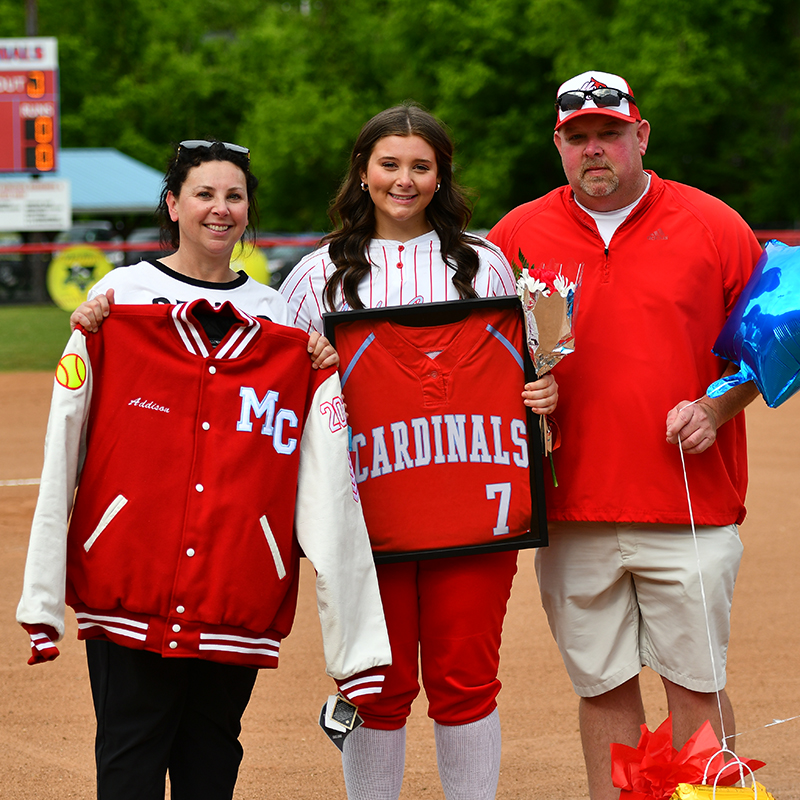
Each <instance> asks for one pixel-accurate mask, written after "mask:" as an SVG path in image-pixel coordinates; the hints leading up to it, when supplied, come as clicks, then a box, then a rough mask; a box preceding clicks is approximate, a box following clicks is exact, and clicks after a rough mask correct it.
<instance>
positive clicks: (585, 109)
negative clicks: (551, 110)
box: [556, 71, 642, 130]
mask: <svg viewBox="0 0 800 800" xmlns="http://www.w3.org/2000/svg"><path fill="white" fill-rule="evenodd" d="M556 111H557V112H558V119H557V120H556V130H558V129H559V128H560V127H561V126H562V125H563V124H564V123H565V122H566V121H567V120H568V119H574V118H576V117H580V116H583V115H584V114H605V115H606V116H608V117H616V118H617V119H622V120H625V122H636V121H638V120H640V119H641V118H642V117H641V114H639V109H638V108H637V106H636V100H634V97H633V91H632V89H631V87H630V86H629V85H628V82H627V81H625V80H623V79H622V78H620V77H619V75H612V74H611V73H610V72H597V71H590V72H582V73H581V74H580V75H576V76H575V77H574V78H570V79H569V80H568V81H565V82H564V83H562V84H561V86H559V87H558V93H557V94H556Z"/></svg>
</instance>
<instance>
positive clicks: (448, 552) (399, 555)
mask: <svg viewBox="0 0 800 800" xmlns="http://www.w3.org/2000/svg"><path fill="white" fill-rule="evenodd" d="M481 308H491V309H499V310H505V311H507V312H508V313H509V314H512V315H515V316H516V317H517V319H518V321H519V325H520V326H521V327H522V328H523V337H524V325H525V322H524V318H523V315H522V308H521V305H520V301H519V299H518V298H517V297H516V296H503V297H486V298H478V299H474V300H457V301H447V302H439V303H422V304H419V305H407V306H386V307H383V308H370V309H358V310H352V311H338V312H328V313H325V314H323V315H322V318H323V325H324V333H325V336H326V337H327V338H328V339H329V340H330V342H331V343H332V344H333V345H334V347H335V346H336V329H337V326H338V325H340V324H341V323H349V322H354V321H357V320H367V321H368V320H371V319H376V320H386V319H388V320H391V321H393V322H397V323H398V324H400V325H407V326H412V327H434V326H437V325H446V324H451V323H453V322H457V321H460V320H462V319H466V318H467V317H468V316H469V315H470V314H471V313H472V312H473V311H475V310H476V309H481ZM523 351H524V352H523V364H524V372H525V380H526V382H529V381H534V380H536V371H535V369H534V366H533V362H532V361H531V357H530V354H529V353H528V348H527V347H525V348H523ZM521 389H522V387H520V391H521ZM346 400H348V398H346ZM350 402H352V399H350ZM525 415H526V417H525V422H526V429H527V438H528V471H529V478H530V489H531V519H530V526H529V529H528V531H527V533H525V534H522V535H520V536H516V537H513V538H508V539H502V540H500V541H492V542H486V543H481V544H471V545H458V546H454V547H447V548H433V549H430V550H409V551H397V552H375V551H373V557H374V559H375V563H376V564H389V563H395V562H399V561H418V560H423V559H430V558H445V557H451V556H463V555H477V554H482V553H493V552H499V551H505V550H523V549H527V548H534V547H546V546H547V543H548V534H547V514H546V508H545V494H544V465H543V449H542V439H541V432H540V426H539V417H538V415H536V414H534V413H533V412H532V411H531V410H530V409H529V408H527V407H526V408H525ZM367 525H368V526H369V521H367Z"/></svg>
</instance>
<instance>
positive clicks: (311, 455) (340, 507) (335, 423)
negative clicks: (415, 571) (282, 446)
mask: <svg viewBox="0 0 800 800" xmlns="http://www.w3.org/2000/svg"><path fill="white" fill-rule="evenodd" d="M300 448H301V449H300V473H299V476H298V493H297V508H296V510H295V530H296V533H297V539H298V541H299V543H300V546H301V547H302V548H303V552H304V553H305V554H306V556H307V557H308V559H309V560H310V561H311V563H312V564H313V566H314V569H315V570H316V571H317V608H318V610H319V618H320V623H321V625H322V640H323V649H324V652H325V663H326V665H327V672H328V674H329V675H330V676H331V677H332V678H335V679H338V680H341V679H343V678H348V677H350V676H351V675H355V674H356V673H358V672H363V671H364V670H367V669H371V668H373V667H378V666H384V665H386V664H391V650H390V647H389V636H388V633H387V631H386V621H385V619H384V616H383V606H382V604H381V597H380V591H379V589H378V578H377V575H376V573H375V564H374V561H373V559H372V550H371V547H370V543H369V536H368V534H367V528H366V524H365V523H364V515H363V512H362V508H361V501H360V499H359V497H358V489H357V487H356V482H355V476H354V475H353V472H352V468H351V462H350V457H349V454H348V452H347V420H346V417H345V414H344V407H343V403H342V398H341V386H340V383H339V376H338V374H336V373H333V374H332V375H331V376H330V377H329V378H328V379H327V380H326V381H325V382H324V383H323V384H322V385H321V386H320V387H319V389H318V390H317V393H316V395H315V397H314V401H313V404H312V407H311V410H310V412H309V415H308V420H307V423H306V427H305V430H304V432H303V437H302V441H301V445H300Z"/></svg>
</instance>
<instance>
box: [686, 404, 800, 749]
mask: <svg viewBox="0 0 800 800" xmlns="http://www.w3.org/2000/svg"><path fill="white" fill-rule="evenodd" d="M702 399H703V398H702V397H698V398H697V400H693V401H692V402H691V403H689V404H688V405H686V406H684V408H688V407H689V406H693V405H694V404H695V403H699V402H700V400H702ZM678 452H679V453H680V454H681V467H682V468H683V484H684V486H685V487H686V502H687V503H688V505H689V522H690V524H691V527H692V539H693V540H694V549H695V557H696V559H697V573H698V575H699V578H700V595H701V597H702V600H703V613H704V614H705V619H706V635H707V637H708V652H709V656H710V658H711V670H712V672H713V673H714V683H715V684H716V681H717V671H716V665H715V662H714V646H713V644H712V640H711V628H710V624H709V621H708V605H707V603H706V594H705V588H704V586H703V571H702V568H701V565H700V550H699V547H698V544H697V531H696V529H695V525H694V512H693V510H692V497H691V494H690V492H689V479H688V477H687V475H686V462H685V461H684V456H683V447H681V442H680V440H678ZM715 693H716V696H717V709H718V711H719V723H720V727H721V728H722V746H723V749H724V750H725V751H726V752H729V753H732V754H733V751H731V750H728V747H727V740H728V739H735V738H736V737H737V736H743V735H744V734H746V733H753V732H755V731H760V730H764V729H766V728H771V727H773V726H775V725H783V724H784V723H786V722H793V721H794V720H798V719H800V714H798V715H796V716H793V717H787V718H786V719H773V720H772V722H769V723H767V724H766V725H762V726H761V727H760V728H751V729H750V730H747V731H739V733H732V734H731V735H730V736H728V735H726V733H725V720H724V719H723V717H722V700H721V698H720V690H719V689H716V690H715Z"/></svg>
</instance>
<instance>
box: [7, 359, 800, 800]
mask: <svg viewBox="0 0 800 800" xmlns="http://www.w3.org/2000/svg"><path fill="white" fill-rule="evenodd" d="M51 381H52V378H51V376H50V375H49V374H42V373H24V374H7V373H6V374H4V373H0V411H1V412H2V413H0V607H2V609H3V614H2V617H0V681H1V683H0V687H1V688H0V796H1V797H3V798H5V799H6V800H22V798H25V800H28V798H35V800H50V799H51V798H52V800H63V799H64V798H80V800H88V799H89V798H92V797H94V765H93V751H92V737H93V727H94V725H93V723H94V719H93V714H92V706H91V698H90V694H89V686H88V678H87V672H86V666H85V659H84V654H83V646H82V645H81V644H80V643H79V642H77V641H76V639H75V624H74V619H73V618H72V617H71V615H68V618H69V625H68V630H67V636H66V638H65V640H64V642H63V643H62V645H60V649H61V657H60V658H59V659H58V660H57V661H56V662H54V663H52V664H44V665H40V666H36V667H29V666H27V665H26V663H25V662H26V660H27V657H28V644H27V637H26V636H25V635H24V633H23V632H22V630H21V629H20V628H19V627H18V626H17V624H16V623H15V621H14V612H15V609H16V604H17V600H18V598H19V592H20V588H21V581H22V569H23V564H24V559H25V550H26V546H27V537H28V530H29V526H30V520H31V516H32V514H33V509H34V505H35V502H36V492H37V487H36V486H35V485H24V484H23V485H12V483H13V482H16V481H24V480H25V479H35V478H37V477H38V475H39V470H40V468H41V455H42V444H43V441H44V429H45V423H46V418H47V409H48V406H49V395H50V386H51ZM748 433H749V436H750V471H751V483H750V493H749V497H748V504H747V505H748V509H749V515H748V518H747V520H746V522H745V523H744V525H743V526H742V529H741V535H742V539H743V540H744V543H745V557H744V561H743V564H742V569H741V572H740V576H739V582H738V585H737V588H736V596H735V602H734V612H733V637H732V642H731V648H730V653H729V659H728V672H729V683H728V690H729V693H730V696H731V699H732V701H733V704H734V708H735V710H736V717H737V727H738V730H739V731H740V735H739V736H738V737H737V740H736V747H737V750H738V751H739V752H740V753H741V754H742V755H743V756H747V757H751V758H758V759H761V760H763V761H766V762H767V766H766V767H765V768H764V769H762V770H761V771H760V772H759V773H758V777H759V780H760V781H761V782H762V783H763V784H764V785H765V786H766V787H767V788H768V789H769V790H770V791H771V792H772V793H773V794H774V795H775V798H776V800H800V755H798V753H799V752H800V668H798V656H799V655H800V626H799V625H798V611H797V606H798V602H800V537H799V536H798V531H797V520H798V519H800V399H798V398H793V399H792V400H790V401H789V402H788V403H786V404H785V405H784V406H782V407H781V408H779V409H777V410H772V409H768V408H766V406H764V404H763V403H762V402H761V401H760V400H759V401H757V402H756V403H755V404H754V407H753V408H752V410H750V411H749V412H748ZM676 458H677V452H676ZM304 570H305V571H304V576H303V585H302V586H301V592H300V595H301V597H300V606H299V611H298V617H297V621H296V623H295V628H294V631H293V633H292V635H291V636H290V637H289V638H288V640H287V641H286V644H285V645H284V646H283V647H282V648H281V666H280V669H278V670H277V671H262V673H261V675H260V676H259V679H258V682H257V683H256V689H255V692H254V695H253V700H252V702H251V703H250V706H249V708H248V710H247V713H246V715H245V719H244V732H243V735H242V739H243V743H244V747H245V758H244V762H243V764H242V768H241V772H240V778H239V784H238V787H237V791H236V795H235V796H236V798H239V800H260V798H298V800H305V799H306V798H308V800H312V798H313V799H314V800H317V798H320V797H325V798H329V799H330V800H335V798H344V797H345V792H344V784H343V781H342V777H341V768H340V760H339V755H338V750H336V748H335V747H334V746H333V745H332V744H330V742H328V741H327V739H326V738H325V737H324V735H323V734H322V732H321V731H320V730H319V729H318V727H317V724H316V719H317V716H318V713H319V709H320V707H321V706H322V703H323V701H324V699H325V697H326V696H327V695H328V694H329V693H330V691H331V689H332V685H333V684H332V682H331V681H330V680H329V679H328V678H327V677H326V676H325V674H324V665H323V662H322V647H321V639H320V633H319V624H318V621H317V618H316V609H315V600H314V595H313V589H312V584H311V580H312V575H311V572H310V569H309V568H308V565H307V564H306V565H305V566H304ZM501 678H502V680H503V684H504V688H503V691H502V693H501V695H500V715H501V719H502V723H503V762H502V772H501V775H500V787H499V791H498V798H500V800H517V799H519V800H522V799H523V798H524V799H525V800H535V798H541V800H545V799H547V800H551V798H552V800H555V798H558V800H578V799H579V798H585V797H586V787H585V780H584V777H583V762H582V757H581V753H580V746H579V742H578V727H577V713H576V711H577V703H576V698H575V696H574V695H573V693H572V688H571V686H570V684H569V682H568V680H567V678H566V675H565V673H564V670H563V668H562V666H561V660H560V657H559V655H558V651H557V650H556V648H555V645H554V644H553V642H552V639H551V637H550V634H549V631H548V629H547V624H546V622H545V619H544V613H543V611H542V610H541V607H540V605H539V600H538V592H537V589H536V579H535V576H534V574H533V555H532V553H531V551H528V552H525V553H523V555H522V557H521V559H520V573H519V575H518V577H517V579H516V583H515V587H514V592H513V595H512V598H511V605H510V609H509V614H508V618H507V621H506V626H505V631H504V638H503V651H502V662H501ZM643 683H644V687H645V692H646V705H647V709H648V715H649V717H648V718H649V723H650V726H651V728H654V727H655V726H656V725H657V724H658V723H660V722H661V720H662V719H663V718H664V716H665V715H666V711H665V707H664V702H663V699H662V695H661V692H660V688H659V687H660V682H659V681H658V679H657V678H656V677H655V676H654V675H653V674H652V673H649V672H645V675H644V679H643ZM792 718H794V719H792ZM774 720H787V721H785V722H783V723H781V724H771V723H773V721H774ZM408 742H409V747H408V756H407V765H406V778H405V783H404V786H403V793H402V795H401V797H402V798H403V800H411V798H441V797H443V794H442V791H441V787H440V786H439V780H438V777H437V773H436V757H435V753H434V749H433V730H432V723H431V722H430V720H429V719H428V718H427V716H426V714H425V705H424V701H423V700H419V701H417V704H416V705H415V708H414V713H413V715H412V718H411V720H410V722H409V735H408Z"/></svg>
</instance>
